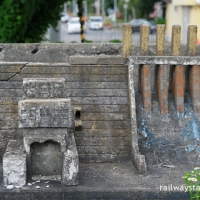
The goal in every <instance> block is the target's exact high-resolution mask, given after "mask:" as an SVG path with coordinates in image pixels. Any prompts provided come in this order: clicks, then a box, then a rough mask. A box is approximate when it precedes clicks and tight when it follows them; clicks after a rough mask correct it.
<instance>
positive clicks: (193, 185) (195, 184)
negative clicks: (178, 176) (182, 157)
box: [183, 167, 200, 200]
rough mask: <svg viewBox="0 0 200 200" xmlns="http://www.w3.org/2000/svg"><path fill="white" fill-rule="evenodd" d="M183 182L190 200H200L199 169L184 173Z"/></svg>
mask: <svg viewBox="0 0 200 200" xmlns="http://www.w3.org/2000/svg"><path fill="white" fill-rule="evenodd" d="M183 178H184V180H185V182H186V184H187V190H188V192H189V194H190V200H192V199H196V200H200V167H195V168H194V170H193V171H192V172H191V173H188V172H187V173H185V175H184V177H183Z"/></svg>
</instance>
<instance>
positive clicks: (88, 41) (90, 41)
mask: <svg viewBox="0 0 200 200" xmlns="http://www.w3.org/2000/svg"><path fill="white" fill-rule="evenodd" d="M84 42H85V43H93V41H92V40H86V39H85V41H84Z"/></svg>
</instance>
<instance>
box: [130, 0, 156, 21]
mask: <svg viewBox="0 0 200 200" xmlns="http://www.w3.org/2000/svg"><path fill="white" fill-rule="evenodd" d="M156 2H158V0H148V1H147V0H134V4H135V8H136V15H137V16H138V17H145V18H148V15H149V14H150V13H151V12H153V10H154V3H156ZM137 10H138V11H139V12H137Z"/></svg>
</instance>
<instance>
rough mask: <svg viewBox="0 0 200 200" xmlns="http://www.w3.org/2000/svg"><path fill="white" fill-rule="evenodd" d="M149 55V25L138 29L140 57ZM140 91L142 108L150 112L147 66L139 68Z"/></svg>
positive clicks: (148, 72) (149, 72)
mask: <svg viewBox="0 0 200 200" xmlns="http://www.w3.org/2000/svg"><path fill="white" fill-rule="evenodd" d="M148 54H149V25H146V24H143V25H141V27H140V55H141V56H145V55H148ZM140 77H141V78H140V81H141V82H140V90H141V94H142V99H143V106H144V109H145V110H146V111H151V70H150V66H149V65H141V66H140Z"/></svg>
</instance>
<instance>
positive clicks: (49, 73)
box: [0, 45, 131, 162]
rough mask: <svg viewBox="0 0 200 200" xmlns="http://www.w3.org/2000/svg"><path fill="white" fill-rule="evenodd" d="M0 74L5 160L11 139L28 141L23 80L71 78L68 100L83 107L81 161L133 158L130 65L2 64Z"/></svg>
mask: <svg viewBox="0 0 200 200" xmlns="http://www.w3.org/2000/svg"><path fill="white" fill-rule="evenodd" d="M19 46H20V45H19ZM21 46H23V45H21ZM25 46H26V45H25ZM45 55H46V53H45ZM43 56H44V55H43ZM18 59H19V57H18ZM35 59H36V58H35ZM45 59H46V58H44V60H45ZM49 61H52V62H53V60H49ZM122 61H123V59H122ZM113 62H114V61H113ZM123 62H124V61H123ZM0 70H1V75H0V88H1V89H0V97H1V99H0V109H1V114H0V118H1V128H0V137H1V139H0V155H1V156H2V155H3V153H4V152H5V147H6V144H7V142H8V140H10V139H14V138H22V133H21V130H18V128H17V127H18V111H17V109H18V108H17V107H18V106H17V104H18V101H19V100H21V99H22V98H23V91H22V90H23V88H22V87H23V86H22V81H23V78H33V77H35V78H36V77H37V78H52V77H55V78H65V80H66V83H65V89H64V97H65V98H68V97H69V98H71V99H72V105H73V106H78V107H79V106H80V107H81V108H82V111H81V119H82V122H83V124H82V126H83V128H82V130H81V131H77V132H75V140H76V144H77V148H78V153H79V157H80V162H83V161H84V162H114V161H123V160H129V159H130V157H131V154H130V152H131V140H130V120H129V118H130V117H129V105H128V104H129V102H128V79H127V65H117V64H115V65H70V64H69V63H53V64H52V63H29V62H27V63H16V62H12V63H0Z"/></svg>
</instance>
